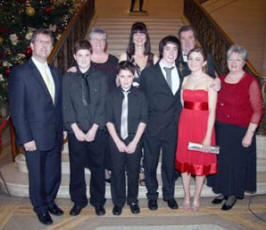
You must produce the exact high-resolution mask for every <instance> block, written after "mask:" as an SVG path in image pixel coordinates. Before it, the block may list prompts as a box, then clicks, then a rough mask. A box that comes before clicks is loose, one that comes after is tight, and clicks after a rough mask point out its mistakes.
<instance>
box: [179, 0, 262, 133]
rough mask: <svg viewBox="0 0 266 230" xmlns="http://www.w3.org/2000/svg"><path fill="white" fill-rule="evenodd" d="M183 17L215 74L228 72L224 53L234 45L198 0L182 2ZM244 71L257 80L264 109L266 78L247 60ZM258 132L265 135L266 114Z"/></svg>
mask: <svg viewBox="0 0 266 230" xmlns="http://www.w3.org/2000/svg"><path fill="white" fill-rule="evenodd" d="M184 15H185V17H186V18H187V19H188V21H189V22H190V24H191V25H192V26H193V27H194V28H195V29H196V31H197V33H198V39H199V42H200V44H201V45H202V47H203V48H204V50H205V51H207V52H208V53H211V54H212V55H213V57H214V62H215V63H214V64H215V69H216V71H217V73H218V74H219V75H221V74H225V73H226V72H227V71H228V70H227V64H226V52H227V50H228V49H229V47H230V46H231V45H233V44H234V42H233V41H232V39H231V38H230V37H229V36H228V35H227V34H226V33H225V32H224V30H223V29H222V28H221V27H220V26H219V25H218V24H217V23H216V22H215V20H214V19H213V18H212V17H211V16H210V14H209V13H208V12H207V11H206V10H205V9H204V8H203V7H202V6H201V5H200V3H199V0H184ZM244 69H245V71H247V72H248V73H250V74H252V75H253V76H255V77H257V79H258V80H259V82H260V84H261V88H262V95H263V98H264V107H266V76H263V75H262V74H260V73H259V72H258V71H257V70H256V69H255V68H254V66H253V65H252V64H251V63H250V61H249V60H247V61H246V65H245V67H244ZM259 132H260V133H261V134H264V135H266V114H264V118H263V121H262V123H261V125H260V130H259Z"/></svg>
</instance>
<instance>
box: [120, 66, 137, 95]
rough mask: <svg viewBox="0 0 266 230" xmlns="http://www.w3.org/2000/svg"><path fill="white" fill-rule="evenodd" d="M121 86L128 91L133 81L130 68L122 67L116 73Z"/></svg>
mask: <svg viewBox="0 0 266 230" xmlns="http://www.w3.org/2000/svg"><path fill="white" fill-rule="evenodd" d="M117 78H118V81H119V83H120V86H121V88H122V89H123V90H124V91H128V90H129V89H130V88H131V86H132V83H133V79H134V75H133V73H132V72H131V71H130V70H127V69H122V70H120V72H119V73H118V75H117Z"/></svg>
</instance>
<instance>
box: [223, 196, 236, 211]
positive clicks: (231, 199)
mask: <svg viewBox="0 0 266 230" xmlns="http://www.w3.org/2000/svg"><path fill="white" fill-rule="evenodd" d="M235 203H236V197H235V196H229V197H228V199H227V200H226V202H225V203H224V204H223V206H222V208H221V209H222V210H224V211H227V210H230V209H231V208H233V206H234V205H235Z"/></svg>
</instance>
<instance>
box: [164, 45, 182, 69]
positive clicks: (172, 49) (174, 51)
mask: <svg viewBox="0 0 266 230" xmlns="http://www.w3.org/2000/svg"><path fill="white" fill-rule="evenodd" d="M177 55H178V47H177V45H176V44H174V43H167V44H166V45H165V46H164V48H163V56H162V59H163V60H164V62H165V63H166V64H167V65H168V66H172V65H173V64H174V63H175V60H176V58H177Z"/></svg>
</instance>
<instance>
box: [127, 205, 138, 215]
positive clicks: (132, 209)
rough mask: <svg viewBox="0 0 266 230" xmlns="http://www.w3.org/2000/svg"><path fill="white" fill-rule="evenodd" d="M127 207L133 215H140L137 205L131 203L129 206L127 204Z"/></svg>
mask: <svg viewBox="0 0 266 230" xmlns="http://www.w3.org/2000/svg"><path fill="white" fill-rule="evenodd" d="M129 207H130V211H131V212H132V213H133V214H138V213H140V209H139V205H138V204H137V203H131V204H129Z"/></svg>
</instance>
